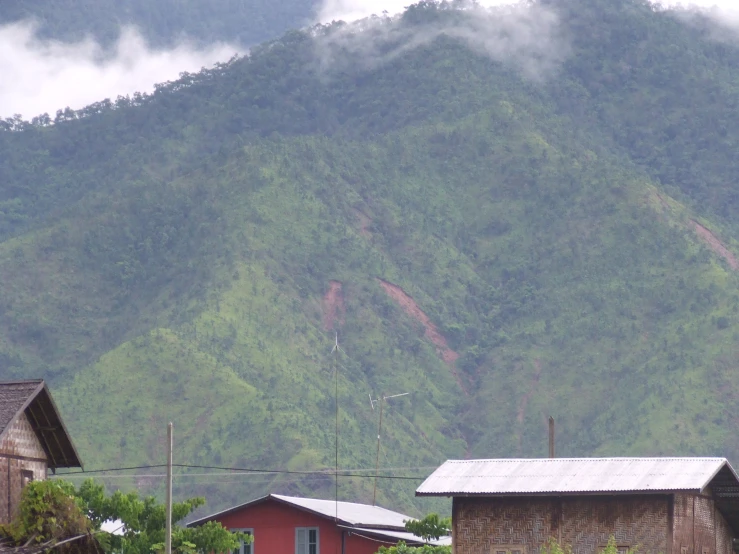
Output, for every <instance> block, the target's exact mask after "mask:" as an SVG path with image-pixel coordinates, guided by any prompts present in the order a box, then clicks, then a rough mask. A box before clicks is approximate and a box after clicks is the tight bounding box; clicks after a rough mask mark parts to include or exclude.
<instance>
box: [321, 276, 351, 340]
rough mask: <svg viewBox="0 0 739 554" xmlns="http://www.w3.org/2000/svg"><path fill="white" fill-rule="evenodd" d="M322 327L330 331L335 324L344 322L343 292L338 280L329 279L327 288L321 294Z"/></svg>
mask: <svg viewBox="0 0 739 554" xmlns="http://www.w3.org/2000/svg"><path fill="white" fill-rule="evenodd" d="M322 304H323V328H324V329H325V330H326V331H330V330H332V329H334V328H335V325H336V324H337V323H338V324H342V323H344V315H345V314H346V309H345V307H344V292H343V290H342V285H341V283H340V282H339V281H329V282H328V290H327V291H326V294H324V295H323V302H322Z"/></svg>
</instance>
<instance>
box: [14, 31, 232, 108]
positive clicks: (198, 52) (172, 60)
mask: <svg viewBox="0 0 739 554" xmlns="http://www.w3.org/2000/svg"><path fill="white" fill-rule="evenodd" d="M236 51H237V49H236V48H235V47H233V46H228V45H225V44H217V45H214V46H211V47H210V48H207V49H197V48H195V47H193V46H191V45H189V44H185V43H183V44H180V45H179V46H177V47H175V48H172V49H169V50H152V49H150V48H149V46H148V45H147V44H146V42H145V41H144V39H143V38H142V37H141V35H140V34H139V33H138V32H137V31H136V30H135V29H133V28H130V27H129V28H125V29H123V31H122V33H121V37H120V39H119V40H118V43H117V44H116V45H115V47H114V48H113V49H112V50H110V51H104V50H103V49H102V48H101V47H100V46H99V45H98V44H97V43H95V42H94V41H93V40H90V39H87V40H83V41H81V42H77V43H63V42H58V41H46V40H39V39H38V38H37V37H36V36H35V34H34V28H33V25H31V24H29V23H22V24H13V25H8V26H4V27H0V52H2V53H3V55H2V56H0V75H2V79H0V117H8V116H12V115H14V114H21V115H22V116H23V117H24V118H26V119H30V118H32V117H34V116H36V115H39V114H41V113H44V112H47V113H49V114H50V115H51V116H52V117H53V116H54V114H55V113H56V111H57V110H58V109H64V108H66V107H71V108H73V109H80V108H83V107H85V106H87V105H89V104H92V103H93V102H98V101H100V100H104V99H105V98H111V99H115V98H116V97H117V96H118V95H123V96H125V95H127V94H132V93H134V92H150V91H152V90H153V89H154V84H156V83H162V82H165V81H169V80H173V79H176V78H177V77H178V76H179V74H180V73H181V72H183V71H197V70H199V69H201V68H202V67H204V66H211V65H213V64H214V63H215V62H218V61H226V60H228V59H229V58H230V57H231V56H233V54H235V53H236Z"/></svg>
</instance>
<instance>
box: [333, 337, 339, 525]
mask: <svg viewBox="0 0 739 554" xmlns="http://www.w3.org/2000/svg"><path fill="white" fill-rule="evenodd" d="M339 350H340V348H339V333H336V340H335V342H334V348H333V352H334V404H335V408H336V414H335V415H336V418H335V421H336V429H335V435H334V437H335V440H334V454H335V460H334V511H335V514H334V516H335V517H336V521H339V363H338V362H339Z"/></svg>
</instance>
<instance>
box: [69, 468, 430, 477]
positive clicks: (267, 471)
mask: <svg viewBox="0 0 739 554" xmlns="http://www.w3.org/2000/svg"><path fill="white" fill-rule="evenodd" d="M161 467H167V466H166V464H153V465H142V466H129V467H114V468H106V469H92V470H81V471H70V472H66V473H60V474H58V475H59V476H60V477H66V476H72V475H83V474H93V473H108V472H111V471H130V470H135V469H156V468H161ZM172 467H177V468H181V469H214V470H221V471H236V472H243V473H245V474H246V473H252V474H274V475H321V476H328V477H330V476H331V475H332V474H335V472H331V471H330V470H319V471H316V470H313V471H294V470H287V469H257V468H248V467H227V466H207V465H197V464H172ZM356 471H371V470H369V469H365V470H349V471H342V472H339V473H338V475H339V476H341V477H356V478H364V479H374V478H375V476H374V475H365V474H362V473H356ZM185 475H187V473H182V474H178V475H177V477H183V476H185ZM126 477H136V475H127V476H126ZM377 478H378V479H400V480H412V481H418V480H423V479H425V478H426V477H425V476H417V477H416V476H405V475H378V476H377Z"/></svg>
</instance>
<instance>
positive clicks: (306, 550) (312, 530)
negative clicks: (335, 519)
mask: <svg viewBox="0 0 739 554" xmlns="http://www.w3.org/2000/svg"><path fill="white" fill-rule="evenodd" d="M295 554H319V553H318V527H296V528H295Z"/></svg>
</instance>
